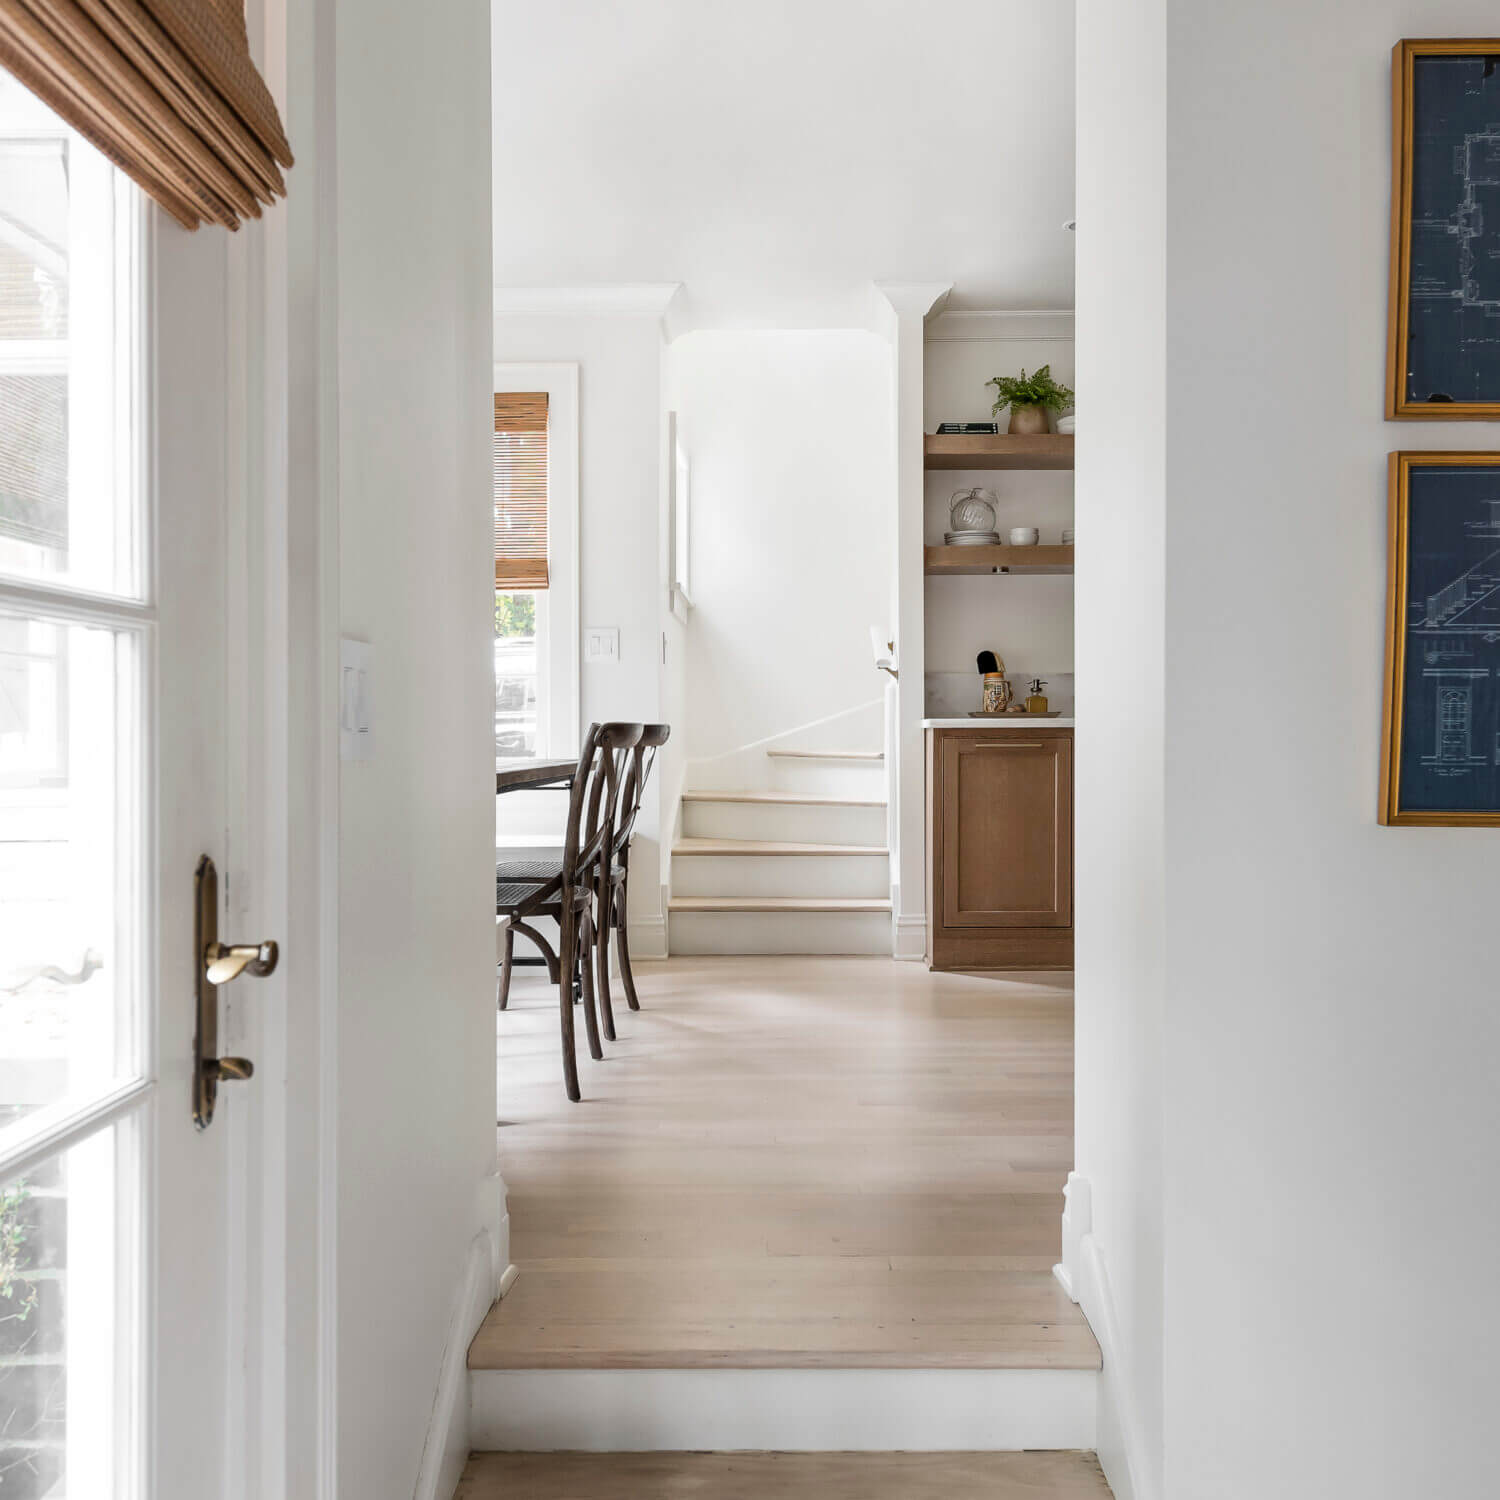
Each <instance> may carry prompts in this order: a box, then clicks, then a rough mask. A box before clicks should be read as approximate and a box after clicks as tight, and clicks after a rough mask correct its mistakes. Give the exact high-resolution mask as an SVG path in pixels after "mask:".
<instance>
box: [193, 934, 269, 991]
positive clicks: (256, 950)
mask: <svg viewBox="0 0 1500 1500" xmlns="http://www.w3.org/2000/svg"><path fill="white" fill-rule="evenodd" d="M278 957H280V954H279V953H278V951H277V948H276V944H275V943H273V942H264V943H233V944H231V945H229V946H228V947H226V946H225V945H224V944H223V943H210V944H209V945H208V947H207V948H205V949H204V951H203V963H204V966H205V967H204V970H203V977H204V978H205V979H206V980H208V982H209V983H210V984H228V983H229V981H230V980H231V979H238V978H239V977H240V975H241V974H249V975H250V976H251V978H253V979H264V978H265V977H266V975H267V974H269V973H271V972H272V971H273V970H274V969H275V968H276V960H277V958H278Z"/></svg>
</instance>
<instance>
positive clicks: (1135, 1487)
mask: <svg viewBox="0 0 1500 1500" xmlns="http://www.w3.org/2000/svg"><path fill="white" fill-rule="evenodd" d="M1063 1193H1064V1199H1065V1203H1066V1207H1065V1208H1064V1209H1063V1258H1062V1260H1061V1261H1060V1262H1059V1263H1058V1264H1057V1265H1055V1266H1054V1267H1053V1268H1052V1274H1053V1275H1054V1276H1056V1277H1057V1279H1058V1281H1059V1282H1060V1283H1061V1284H1062V1287H1063V1290H1064V1291H1066V1292H1067V1294H1068V1295H1069V1296H1070V1297H1071V1298H1072V1299H1073V1300H1074V1301H1075V1302H1076V1303H1077V1304H1078V1305H1079V1307H1081V1308H1082V1309H1083V1315H1084V1317H1086V1318H1087V1319H1088V1322H1089V1327H1090V1328H1092V1329H1093V1331H1094V1338H1095V1339H1096V1340H1097V1341H1098V1344H1099V1353H1100V1356H1101V1359H1102V1366H1101V1369H1100V1371H1099V1386H1098V1392H1099V1405H1098V1413H1097V1435H1096V1439H1095V1442H1094V1445H1093V1446H1094V1448H1095V1450H1096V1451H1097V1452H1098V1455H1099V1463H1100V1466H1101V1467H1102V1468H1103V1470H1104V1477H1105V1478H1106V1479H1107V1480H1109V1485H1110V1488H1111V1489H1112V1490H1113V1491H1114V1495H1115V1500H1156V1497H1157V1495H1158V1494H1159V1491H1158V1490H1157V1489H1156V1487H1155V1483H1154V1481H1153V1480H1152V1478H1151V1476H1150V1471H1149V1465H1148V1463H1147V1447H1146V1441H1145V1435H1144V1433H1143V1431H1142V1429H1141V1426H1140V1422H1139V1418H1138V1416H1137V1414H1136V1410H1135V1397H1134V1393H1133V1392H1132V1390H1131V1389H1130V1387H1129V1383H1128V1381H1127V1380H1126V1378H1125V1368H1126V1366H1125V1362H1124V1359H1123V1357H1122V1354H1123V1351H1122V1348H1121V1342H1120V1325H1119V1320H1118V1318H1117V1317H1116V1316H1115V1303H1114V1294H1113V1292H1112V1291H1111V1288H1110V1281H1109V1269H1108V1266H1107V1264H1106V1262H1105V1259H1104V1249H1103V1247H1102V1246H1101V1245H1100V1243H1099V1241H1098V1239H1097V1238H1095V1236H1094V1233H1093V1190H1092V1187H1091V1185H1090V1183H1089V1180H1088V1179H1087V1178H1086V1177H1082V1176H1080V1175H1079V1174H1078V1173H1077V1172H1069V1173H1068V1183H1067V1186H1066V1187H1065V1188H1064V1189H1063Z"/></svg>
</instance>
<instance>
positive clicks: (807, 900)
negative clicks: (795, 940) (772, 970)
mask: <svg viewBox="0 0 1500 1500" xmlns="http://www.w3.org/2000/svg"><path fill="white" fill-rule="evenodd" d="M667 909H668V910H669V911H677V912H694V911H720V912H724V911H777V912H848V911H883V912H889V911H890V909H891V903H890V901H889V900H883V899H882V898H880V897H878V896H829V897H824V896H673V897H672V899H671V900H670V901H669V902H668V903H667Z"/></svg>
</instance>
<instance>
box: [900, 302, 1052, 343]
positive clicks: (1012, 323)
mask: <svg viewBox="0 0 1500 1500" xmlns="http://www.w3.org/2000/svg"><path fill="white" fill-rule="evenodd" d="M926 341H927V342H928V343H929V344H971V343H1028V344H1035V343H1048V342H1053V341H1055V342H1058V343H1068V344H1071V343H1072V342H1073V311H1072V309H1071V308H1041V309H1035V310H1032V309H1019V310H1017V309H1005V310H1002V309H999V308H996V309H993V310H990V311H984V312H943V313H939V314H938V315H937V316H935V317H933V318H931V319H929V320H928V323H927V330H926Z"/></svg>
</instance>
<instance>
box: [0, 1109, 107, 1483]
mask: <svg viewBox="0 0 1500 1500" xmlns="http://www.w3.org/2000/svg"><path fill="white" fill-rule="evenodd" d="M129 1138H130V1132H129V1131H128V1130H125V1129H122V1130H118V1131H117V1130H101V1131H100V1132H98V1133H97V1134H96V1135H92V1136H89V1137H88V1138H87V1139H86V1140H84V1141H83V1142H81V1143H80V1144H79V1145H77V1146H74V1147H73V1148H72V1150H70V1151H65V1152H63V1153H62V1154H61V1155H59V1156H55V1157H52V1158H51V1159H50V1160H48V1161H46V1162H44V1163H43V1164H42V1165H41V1166H39V1167H37V1168H35V1169H34V1170H32V1171H30V1172H27V1173H25V1174H24V1175H23V1176H21V1177H18V1178H13V1179H12V1180H11V1181H9V1182H6V1183H4V1184H3V1185H0V1495H4V1496H5V1500H61V1497H63V1496H67V1495H77V1496H98V1497H101V1500H102V1497H104V1496H108V1495H112V1494H115V1493H116V1489H115V1486H114V1474H115V1469H116V1460H117V1454H118V1453H119V1448H120V1442H119V1439H120V1433H121V1430H122V1419H124V1420H128V1416H129V1414H128V1413H126V1412H124V1411H122V1409H121V1406H120V1401H121V1398H122V1396H123V1395H124V1391H123V1390H122V1389H121V1383H120V1381H119V1378H118V1359H117V1351H118V1350H119V1349H120V1348H121V1347H122V1343H123V1341H122V1339H121V1333H122V1327H121V1325H122V1321H123V1319H124V1318H125V1317H126V1316H127V1315H128V1314H129V1313H130V1311H131V1309H129V1308H127V1307H125V1306H122V1305H121V1304H122V1299H121V1295H120V1288H122V1287H124V1286H128V1285H130V1284H131V1281H130V1280H129V1278H127V1277H126V1276H125V1275H124V1274H123V1273H124V1272H125V1271H126V1270H127V1269H128V1267H129V1262H130V1261H131V1259H132V1257H131V1254H130V1252H131V1250H132V1248H133V1246H132V1244H131V1241H130V1239H129V1236H128V1234H127V1233H126V1232H125V1231H126V1226H127V1224H128V1222H129V1220H128V1218H125V1219H122V1215H121V1213H120V1205H121V1204H122V1203H125V1202H128V1201H129V1200H128V1199H127V1198H126V1196H125V1195H123V1194H122V1193H121V1191H120V1186H121V1185H120V1180H119V1179H120V1176H121V1165H122V1163H121V1161H120V1158H119V1155H118V1152H119V1148H120V1146H121V1145H122V1144H123V1143H124V1142H125V1141H127V1140H128V1139H129Z"/></svg>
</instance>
